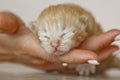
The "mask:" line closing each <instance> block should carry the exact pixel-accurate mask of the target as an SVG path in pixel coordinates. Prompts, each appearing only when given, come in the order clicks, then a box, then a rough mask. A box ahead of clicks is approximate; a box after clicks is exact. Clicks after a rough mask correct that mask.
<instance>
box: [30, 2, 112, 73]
mask: <svg viewBox="0 0 120 80" xmlns="http://www.w3.org/2000/svg"><path fill="white" fill-rule="evenodd" d="M31 30H32V31H33V33H35V34H36V35H37V36H38V38H39V40H40V45H41V47H42V48H43V49H44V50H45V51H46V52H47V53H48V54H49V55H55V56H59V55H64V54H65V53H66V52H68V51H69V50H70V49H72V48H75V47H77V46H78V45H79V44H80V43H81V42H82V41H83V40H84V39H85V38H87V37H90V36H93V35H97V34H100V33H101V32H102V29H101V27H100V26H99V24H98V23H97V22H96V21H95V19H94V17H93V16H92V15H91V13H90V12H89V11H86V10H85V9H83V8H81V7H80V6H78V5H75V4H59V5H53V6H50V7H48V8H46V9H44V10H43V11H42V13H41V14H40V16H39V17H38V19H37V20H36V21H34V22H32V23H31ZM111 60H113V59H112V58H111V59H110V60H108V61H106V62H104V63H105V64H106V63H109V61H111ZM111 64H112V63H111ZM75 67H76V70H77V71H78V72H79V74H80V75H89V74H91V73H92V74H94V73H95V72H96V66H95V65H90V64H86V65H83V64H81V65H75ZM99 67H100V69H97V70H101V69H103V67H105V66H104V64H103V65H101V66H99ZM99 67H97V68H99ZM104 69H105V68H104ZM98 72H99V71H98Z"/></svg>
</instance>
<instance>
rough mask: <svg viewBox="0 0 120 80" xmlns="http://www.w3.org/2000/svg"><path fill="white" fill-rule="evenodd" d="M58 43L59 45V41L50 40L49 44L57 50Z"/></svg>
mask: <svg viewBox="0 0 120 80" xmlns="http://www.w3.org/2000/svg"><path fill="white" fill-rule="evenodd" d="M59 45H60V43H59V41H52V42H51V46H52V47H53V48H54V49H55V51H57V50H58V47H59Z"/></svg>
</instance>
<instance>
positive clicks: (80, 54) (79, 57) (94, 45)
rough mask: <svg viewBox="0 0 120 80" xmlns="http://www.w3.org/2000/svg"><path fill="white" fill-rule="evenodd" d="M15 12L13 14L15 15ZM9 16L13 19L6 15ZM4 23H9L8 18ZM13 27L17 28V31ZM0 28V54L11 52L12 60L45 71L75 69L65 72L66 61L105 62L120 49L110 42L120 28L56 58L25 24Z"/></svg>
mask: <svg viewBox="0 0 120 80" xmlns="http://www.w3.org/2000/svg"><path fill="white" fill-rule="evenodd" d="M0 13H1V12H0ZM10 14H12V13H10ZM12 15H13V16H14V14H12ZM2 16H3V15H2ZM0 17H1V15H0ZM15 17H16V18H15V19H16V20H18V22H19V21H21V20H19V18H18V17H17V16H15ZM7 19H11V18H9V17H7ZM3 21H4V19H2V18H0V23H2V22H3ZM8 22H9V20H8ZM5 23H7V21H6V22H5ZM10 23H11V22H9V24H10ZM20 23H21V22H20ZM17 24H18V23H17ZM13 28H16V29H15V31H14V30H13ZM0 30H1V32H2V33H0V54H2V55H4V56H8V55H9V56H10V59H14V60H17V61H18V62H21V63H25V64H27V65H30V66H33V67H36V68H40V69H44V70H59V71H62V72H69V71H72V72H74V70H72V69H71V70H67V71H66V70H65V68H63V66H62V65H61V63H63V62H65V63H70V64H80V63H86V62H87V61H88V60H90V59H91V60H93V59H94V60H98V61H103V60H105V59H107V58H109V56H111V55H112V53H113V52H114V51H116V50H117V49H118V47H116V46H111V43H112V42H113V41H114V38H115V37H116V36H117V35H119V34H120V30H110V31H108V32H104V33H102V34H100V35H97V36H93V37H90V38H87V39H86V40H85V41H83V43H82V44H81V45H80V46H79V48H80V49H79V48H78V49H73V50H71V51H70V52H69V53H67V54H66V55H63V56H60V57H53V56H50V55H48V54H47V53H45V52H44V50H43V49H42V48H41V47H40V45H39V40H38V39H37V37H36V36H35V35H34V34H33V33H32V32H31V31H30V30H29V29H28V28H27V27H26V26H25V24H19V26H11V27H10V28H9V29H8V28H7V27H6V26H3V25H1V24H0ZM16 30H17V31H16ZM8 33H9V34H8ZM11 33H13V34H11ZM103 37H104V38H103ZM96 51H99V54H98V55H97V54H96ZM5 59H6V58H5ZM7 59H9V58H7Z"/></svg>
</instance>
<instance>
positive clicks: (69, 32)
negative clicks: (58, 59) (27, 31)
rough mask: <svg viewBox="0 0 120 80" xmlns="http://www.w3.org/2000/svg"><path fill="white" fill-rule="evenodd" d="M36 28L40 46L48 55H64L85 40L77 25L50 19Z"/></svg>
mask: <svg viewBox="0 0 120 80" xmlns="http://www.w3.org/2000/svg"><path fill="white" fill-rule="evenodd" d="M36 26H37V36H38V38H39V40H40V45H41V47H42V48H43V49H44V50H45V51H46V52H47V53H48V54H52V55H63V54H64V53H66V52H68V51H70V49H72V48H74V47H76V46H78V45H79V44H80V42H81V41H82V40H83V39H84V34H83V33H82V32H81V30H78V29H79V28H77V25H75V24H73V25H72V23H70V24H69V23H65V22H63V20H60V19H58V20H54V19H50V18H48V19H47V20H43V21H41V23H38V24H37V25H36Z"/></svg>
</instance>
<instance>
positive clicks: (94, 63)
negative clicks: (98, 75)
mask: <svg viewBox="0 0 120 80" xmlns="http://www.w3.org/2000/svg"><path fill="white" fill-rule="evenodd" d="M88 63H89V64H93V65H99V64H100V63H99V62H98V61H97V60H88Z"/></svg>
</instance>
